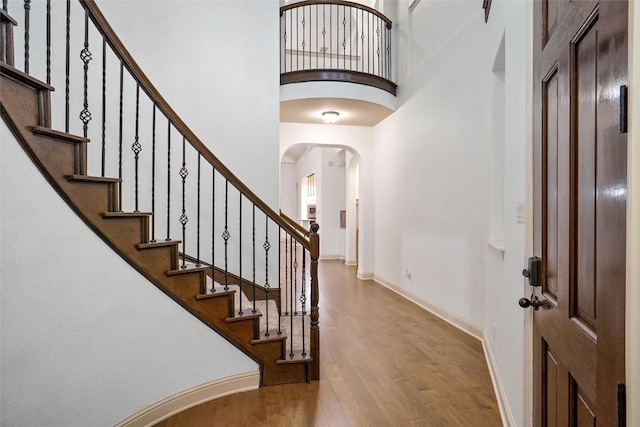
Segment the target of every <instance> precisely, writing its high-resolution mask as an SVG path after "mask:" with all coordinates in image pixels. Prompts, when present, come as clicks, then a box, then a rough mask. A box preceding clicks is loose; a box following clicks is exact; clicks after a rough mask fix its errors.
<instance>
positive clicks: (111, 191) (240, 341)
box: [0, 2, 319, 386]
mask: <svg viewBox="0 0 640 427" xmlns="http://www.w3.org/2000/svg"><path fill="white" fill-rule="evenodd" d="M81 4H82V6H83V7H85V8H86V9H85V10H86V11H87V14H88V15H87V16H89V14H90V15H91V16H92V19H93V20H94V22H96V25H98V26H101V25H104V28H101V29H100V30H101V32H105V33H108V34H110V33H111V32H112V30H111V29H110V27H108V24H106V21H104V18H103V17H102V15H101V14H100V12H99V10H98V9H97V6H95V4H93V3H92V2H82V3H81ZM103 21H104V22H103ZM101 22H102V24H101ZM15 24H16V21H14V20H13V19H12V18H11V17H10V16H9V14H8V13H7V12H6V11H3V12H2V25H3V29H2V31H3V32H2V40H1V43H2V45H3V50H2V52H3V55H2V58H1V59H2V61H0V74H1V81H0V90H1V97H0V100H1V114H2V118H3V120H4V121H5V122H6V123H7V125H8V127H9V128H10V129H11V131H12V132H13V134H14V135H15V136H16V139H17V140H18V141H19V142H20V143H21V144H22V146H23V148H24V150H25V151H26V152H27V153H28V155H29V156H30V158H31V159H32V160H33V162H34V164H35V165H36V166H37V167H38V168H39V169H40V171H41V172H42V173H43V175H44V176H45V177H46V179H47V180H48V181H49V182H50V184H51V185H52V187H53V188H54V189H55V190H56V191H57V192H58V193H59V195H60V196H61V197H62V198H63V199H64V200H65V201H66V202H67V203H68V204H69V206H70V207H71V208H72V209H73V210H74V211H75V212H76V213H77V214H78V216H79V217H80V218H81V219H82V220H83V221H84V222H85V223H86V224H87V226H89V227H90V228H91V229H92V230H93V231H94V232H95V233H96V234H97V235H98V236H100V237H101V238H102V239H103V240H104V241H105V242H106V243H107V244H108V245H109V246H110V247H111V248H112V249H113V250H114V251H116V252H117V253H118V254H119V255H121V256H122V257H123V258H124V259H125V260H126V261H127V262H129V263H130V264H131V265H132V266H133V267H134V268H135V269H136V270H137V271H139V272H140V273H141V274H142V275H143V276H145V277H146V278H147V279H148V280H149V281H150V282H151V283H153V284H154V285H155V286H157V287H158V288H159V289H160V290H162V291H163V292H164V293H165V294H166V295H167V296H169V297H170V298H172V299H173V300H174V301H175V302H176V303H178V304H180V305H181V306H182V307H183V308H184V309H186V310H187V311H188V312H189V313H191V314H192V315H193V316H195V317H196V318H198V319H199V320H201V321H202V322H203V323H205V324H206V325H207V326H209V327H210V328H211V329H213V330H214V331H216V332H217V333H219V334H220V335H222V336H223V337H225V338H226V339H227V340H228V341H229V342H231V343H232V344H234V345H235V346H236V347H237V348H239V349H240V350H241V351H243V352H244V353H245V354H247V355H248V356H249V357H250V358H252V359H253V360H254V361H256V362H257V363H258V364H259V365H260V367H261V385H263V386H268V385H276V384H284V383H299V382H308V381H310V380H317V379H318V378H319V358H318V355H319V348H318V347H319V329H318V311H317V300H318V295H317V257H318V245H319V243H318V234H317V230H318V227H317V225H314V226H313V229H312V230H311V231H310V232H308V234H305V233H301V232H300V230H297V229H294V227H293V226H292V225H291V224H289V223H288V222H287V221H286V220H285V219H283V218H282V217H280V216H279V215H277V214H276V213H275V212H273V211H272V210H271V209H270V208H269V207H268V206H266V205H265V204H264V203H263V202H262V201H260V200H259V199H257V197H256V196H255V195H254V194H253V193H252V192H250V191H249V190H248V189H246V188H245V187H244V185H243V184H242V183H241V182H240V181H239V180H237V178H236V177H235V176H233V175H232V174H231V173H230V172H228V170H227V169H226V167H224V165H222V164H219V163H218V162H219V161H218V160H217V159H216V158H215V156H213V155H212V154H211V153H209V152H208V150H207V149H206V148H205V147H204V144H202V143H200V141H199V140H197V138H196V137H195V136H194V135H192V133H191V132H190V130H188V128H186V125H184V123H183V122H182V121H181V120H179V119H178V118H174V116H175V113H174V112H173V111H172V110H171V109H170V107H169V106H167V105H164V104H165V102H164V100H163V99H162V98H161V97H159V96H158V97H157V99H154V100H153V102H154V105H157V106H158V108H159V109H160V110H161V111H162V110H164V111H165V114H166V115H167V117H169V118H170V124H169V126H174V127H175V128H176V129H177V130H179V131H180V132H181V134H182V135H183V148H182V149H183V153H184V150H185V142H184V141H187V140H188V142H189V143H190V144H191V145H192V146H193V147H194V148H195V149H196V150H197V152H198V175H199V174H200V158H204V159H205V160H208V161H209V163H211V164H212V168H213V169H212V171H213V172H212V174H213V178H214V179H215V176H216V174H222V176H223V177H224V178H225V179H226V180H227V181H226V185H227V187H228V186H229V183H230V184H231V185H232V186H233V187H234V188H237V189H238V191H239V194H240V208H239V209H240V217H241V218H242V205H243V203H246V202H243V200H248V201H249V202H250V203H251V204H252V206H253V208H252V209H253V216H254V220H253V224H250V225H249V231H247V233H251V232H253V235H254V245H253V249H252V250H253V252H254V255H253V259H254V261H253V264H254V267H253V269H254V272H253V277H252V278H247V277H246V275H243V274H242V261H240V265H241V266H240V271H239V272H233V271H231V270H230V269H229V268H228V266H227V261H228V258H229V257H231V256H232V255H228V254H227V240H228V239H229V233H228V230H227V220H226V216H227V211H226V209H227V206H226V202H225V228H224V233H225V236H224V259H225V262H224V264H225V265H224V266H223V267H218V266H216V265H215V261H216V257H215V256H214V255H212V257H211V259H210V260H209V262H206V261H205V260H202V259H201V257H200V254H198V255H197V256H195V257H194V256H191V255H190V254H187V253H186V252H187V251H186V250H185V245H184V242H183V241H180V240H161V239H157V240H156V239H155V236H154V233H155V231H154V230H155V226H154V216H156V215H158V213H157V212H153V211H150V212H140V211H137V204H138V201H137V200H138V199H137V197H138V168H137V159H136V171H135V181H136V183H135V186H136V210H135V211H130V212H123V211H122V206H121V204H122V185H123V180H124V178H120V177H119V178H113V177H107V176H91V175H89V174H87V171H88V169H89V168H88V154H87V153H88V150H89V147H90V145H91V144H92V143H91V142H90V139H89V138H86V137H79V136H75V135H71V134H69V133H67V132H62V131H58V130H54V129H52V126H51V111H52V103H51V96H52V95H51V92H52V91H53V90H54V88H53V87H51V86H49V85H48V84H46V83H43V82H41V81H39V80H38V79H36V78H34V77H32V76H30V75H29V74H27V73H25V72H23V71H20V70H18V69H17V68H15V67H14V66H13V46H12V43H13V37H12V35H11V29H12V27H13V25H15ZM108 37H110V39H111V41H110V43H109V44H112V45H115V46H116V49H115V50H116V51H117V50H118V47H117V46H120V45H119V44H118V43H119V41H118V40H117V38H115V35H109V36H108ZM122 48H123V47H122ZM32 55H33V53H32ZM121 55H122V57H123V60H128V58H127V55H128V54H126V51H125V50H123V52H121ZM127 68H128V69H132V70H134V71H133V72H132V75H134V76H137V77H139V76H138V75H141V76H142V77H141V78H138V79H137V81H138V85H139V87H140V86H142V87H143V89H145V91H146V92H147V93H152V94H154V93H157V91H155V89H154V88H153V87H152V86H151V87H150V83H149V82H148V81H147V80H146V77H144V75H143V74H142V72H141V71H140V70H139V69H138V68H137V66H136V65H135V63H133V62H132V61H131V62H128V65H127ZM85 101H86V93H85ZM85 104H86V102H85ZM136 120H137V117H136ZM154 120H155V119H154ZM85 124H86V123H85ZM85 129H86V128H85ZM85 134H86V131H85ZM136 155H137V153H136ZM183 156H184V154H183ZM183 169H184V157H183ZM181 172H182V171H181ZM125 175H126V174H125ZM185 175H186V174H185ZM184 180H185V177H184V176H183V177H182V184H183V185H182V187H183V191H184V187H185V186H184ZM214 187H215V185H214ZM199 191H200V183H198V192H199ZM213 191H215V188H214V189H213ZM152 197H153V196H152ZM225 198H226V197H225ZM243 198H244V199H243ZM184 199H185V197H184V193H183V197H182V202H183V204H182V214H183V216H182V217H180V222H181V223H182V232H183V236H184V238H186V235H187V234H186V233H185V223H186V221H182V218H183V217H184V218H186V215H185V204H184ZM212 200H215V198H212ZM199 205H200V195H199V194H198V218H199V215H200V206H199ZM256 210H259V211H260V212H261V213H264V218H265V222H266V223H267V226H266V236H267V237H266V238H267V240H266V242H265V244H264V245H261V246H264V255H263V258H265V261H264V262H263V261H261V262H263V263H264V264H265V265H266V267H265V268H266V273H264V274H265V275H266V279H265V280H264V282H262V283H258V282H257V281H256V273H255V268H256V267H255V264H256V261H255V259H256V255H255V251H256V246H257V245H256V243H255V235H256V225H255V222H256V220H255V216H256ZM214 214H215V212H212V214H211V215H212V216H213V215H214ZM198 224H199V219H198ZM212 227H213V226H212ZM270 227H271V228H274V227H277V230H278V233H277V239H274V238H273V237H272V241H275V240H277V241H278V243H277V245H276V244H275V243H274V246H277V248H278V252H279V254H278V263H277V266H276V267H275V270H278V272H279V276H278V282H279V284H284V286H285V288H284V289H280V287H273V288H272V287H271V286H270V285H269V281H268V277H269V271H272V272H273V270H274V267H273V266H272V264H273V263H274V260H273V258H274V257H273V256H272V258H271V264H270V261H269V249H270V247H271V243H269V240H268V239H269V230H270ZM251 228H252V229H253V230H252V231H251ZM212 232H214V231H213V230H212ZM220 234H222V233H220ZM184 238H183V240H184ZM197 238H198V241H199V240H200V238H201V236H200V232H199V225H198V235H197ZM282 242H284V245H283V243H282ZM181 244H182V245H183V246H182V248H183V249H182V252H181V251H180V245H181ZM199 247H200V246H198V252H199ZM283 247H284V248H285V249H282V248H283ZM240 248H241V251H240V254H241V255H242V231H240ZM245 250H246V249H245ZM283 251H284V252H283ZM299 253H301V255H300V256H301V258H300V261H301V262H302V269H301V270H300V271H299V266H300V263H299V262H298V256H299V255H298V254H299ZM282 254H284V256H283V257H284V263H283V262H282V261H281V260H280V257H281V256H282ZM289 259H290V260H291V262H289V263H288V260H289ZM294 259H295V261H294ZM307 259H308V260H309V261H308V264H309V267H310V268H309V270H307V269H306V263H307V261H306V260H307ZM294 269H295V270H294ZM283 270H284V272H283ZM272 274H273V273H272ZM309 275H310V279H309V281H310V286H307V283H306V280H307V276H309ZM272 280H273V279H272ZM298 281H300V283H298ZM288 282H290V283H291V285H292V286H291V289H288V288H287V287H286V286H287V284H288ZM294 284H295V287H294ZM298 285H300V286H298ZM307 288H310V294H308V293H306V292H309V291H307V290H306V289H307ZM314 290H315V291H314ZM249 298H254V299H253V300H252V299H249ZM308 298H309V299H310V300H311V307H309V306H307V305H306V301H307V299H308ZM300 304H301V305H300ZM289 306H290V307H291V310H289V309H288V307H289ZM293 334H295V335H296V336H297V337H296V339H293V336H292V335H293Z"/></svg>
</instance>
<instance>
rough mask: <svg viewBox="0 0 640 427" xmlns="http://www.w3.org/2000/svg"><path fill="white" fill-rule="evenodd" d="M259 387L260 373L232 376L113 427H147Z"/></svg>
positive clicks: (193, 390) (186, 391)
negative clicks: (222, 398)
mask: <svg viewBox="0 0 640 427" xmlns="http://www.w3.org/2000/svg"><path fill="white" fill-rule="evenodd" d="M259 387H260V372H259V371H257V372H249V373H246V374H240V375H234V376H232V377H227V378H223V379H220V380H216V381H212V382H210V383H207V384H202V385H199V386H197V387H193V388H191V389H189V390H185V391H182V392H180V393H178V394H175V395H173V396H170V397H168V398H166V399H164V400H161V401H160V402H157V403H154V404H153V405H150V406H148V407H146V408H144V409H141V410H140V411H138V412H136V413H135V414H133V415H132V416H130V417H129V418H127V419H126V420H124V421H121V422H120V423H118V424H116V425H115V427H143V426H144V427H147V426H153V425H155V424H157V423H159V422H160V421H162V420H166V419H167V418H169V417H171V416H172V415H175V414H177V413H180V412H182V411H184V410H186V409H189V408H192V407H194V406H197V405H199V404H201V403H204V402H208V401H210V400H214V399H218V398H221V397H224V396H228V395H230V394H234V393H240V392H243V391H249V390H255V389H257V388H259Z"/></svg>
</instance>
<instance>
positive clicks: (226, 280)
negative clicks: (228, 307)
mask: <svg viewBox="0 0 640 427" xmlns="http://www.w3.org/2000/svg"><path fill="white" fill-rule="evenodd" d="M230 237H231V235H230V234H229V180H225V183H224V232H223V233H222V238H223V239H224V290H225V291H228V290H229V238H230Z"/></svg>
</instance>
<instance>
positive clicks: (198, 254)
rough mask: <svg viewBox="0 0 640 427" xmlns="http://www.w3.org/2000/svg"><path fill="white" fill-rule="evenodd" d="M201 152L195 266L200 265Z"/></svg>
mask: <svg viewBox="0 0 640 427" xmlns="http://www.w3.org/2000/svg"><path fill="white" fill-rule="evenodd" d="M201 158H202V154H201V153H200V152H199V151H198V213H197V217H196V267H200V265H201V263H200V159H201Z"/></svg>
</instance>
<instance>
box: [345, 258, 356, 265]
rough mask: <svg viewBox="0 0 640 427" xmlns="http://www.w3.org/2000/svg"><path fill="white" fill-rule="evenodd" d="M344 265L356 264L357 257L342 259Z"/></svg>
mask: <svg viewBox="0 0 640 427" xmlns="http://www.w3.org/2000/svg"><path fill="white" fill-rule="evenodd" d="M344 265H358V260H357V259H346V260H344Z"/></svg>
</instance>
